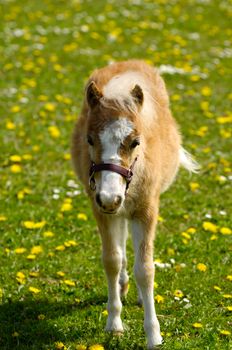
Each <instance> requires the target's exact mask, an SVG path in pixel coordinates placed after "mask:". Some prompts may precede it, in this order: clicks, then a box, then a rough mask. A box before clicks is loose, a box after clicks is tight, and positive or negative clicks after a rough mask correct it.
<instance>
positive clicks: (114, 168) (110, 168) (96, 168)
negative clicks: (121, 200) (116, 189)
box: [89, 157, 138, 193]
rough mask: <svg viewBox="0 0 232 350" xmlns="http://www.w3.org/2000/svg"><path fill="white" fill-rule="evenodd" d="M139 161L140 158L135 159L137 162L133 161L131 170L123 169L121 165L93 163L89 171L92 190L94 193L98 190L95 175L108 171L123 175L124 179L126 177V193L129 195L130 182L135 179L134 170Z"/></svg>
mask: <svg viewBox="0 0 232 350" xmlns="http://www.w3.org/2000/svg"><path fill="white" fill-rule="evenodd" d="M137 159H138V157H136V158H135V160H134V161H133V163H132V164H131V166H130V168H129V169H126V168H124V167H122V166H121V165H117V164H112V163H99V164H95V163H94V162H92V164H91V166H90V169H89V187H90V189H91V190H92V191H95V189H96V182H95V178H94V175H95V173H96V172H98V171H103V170H108V171H113V172H114V173H117V174H119V175H121V176H122V177H124V179H125V180H126V193H127V191H128V188H129V185H130V182H131V180H132V177H133V169H134V166H135V163H136V161H137Z"/></svg>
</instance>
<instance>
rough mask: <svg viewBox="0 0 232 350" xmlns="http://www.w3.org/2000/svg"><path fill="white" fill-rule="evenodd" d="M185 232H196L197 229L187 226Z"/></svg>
mask: <svg viewBox="0 0 232 350" xmlns="http://www.w3.org/2000/svg"><path fill="white" fill-rule="evenodd" d="M187 232H188V233H190V234H193V233H196V232H197V230H196V229H195V227H189V228H188V229H187Z"/></svg>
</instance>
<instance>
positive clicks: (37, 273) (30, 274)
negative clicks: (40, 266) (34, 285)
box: [29, 271, 39, 277]
mask: <svg viewBox="0 0 232 350" xmlns="http://www.w3.org/2000/svg"><path fill="white" fill-rule="evenodd" d="M29 276H30V277H38V276H39V272H38V271H31V272H29Z"/></svg>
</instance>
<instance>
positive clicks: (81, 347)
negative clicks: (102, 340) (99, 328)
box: [75, 344, 87, 350]
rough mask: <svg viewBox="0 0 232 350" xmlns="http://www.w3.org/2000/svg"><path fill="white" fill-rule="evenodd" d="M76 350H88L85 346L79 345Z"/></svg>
mask: <svg viewBox="0 0 232 350" xmlns="http://www.w3.org/2000/svg"><path fill="white" fill-rule="evenodd" d="M75 349H76V350H86V349H87V346H86V345H83V344H78V345H77V346H76V348H75Z"/></svg>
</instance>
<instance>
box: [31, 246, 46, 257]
mask: <svg viewBox="0 0 232 350" xmlns="http://www.w3.org/2000/svg"><path fill="white" fill-rule="evenodd" d="M42 252H43V248H42V247H41V246H40V245H36V246H34V247H32V248H31V254H35V255H37V254H41V253H42Z"/></svg>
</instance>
